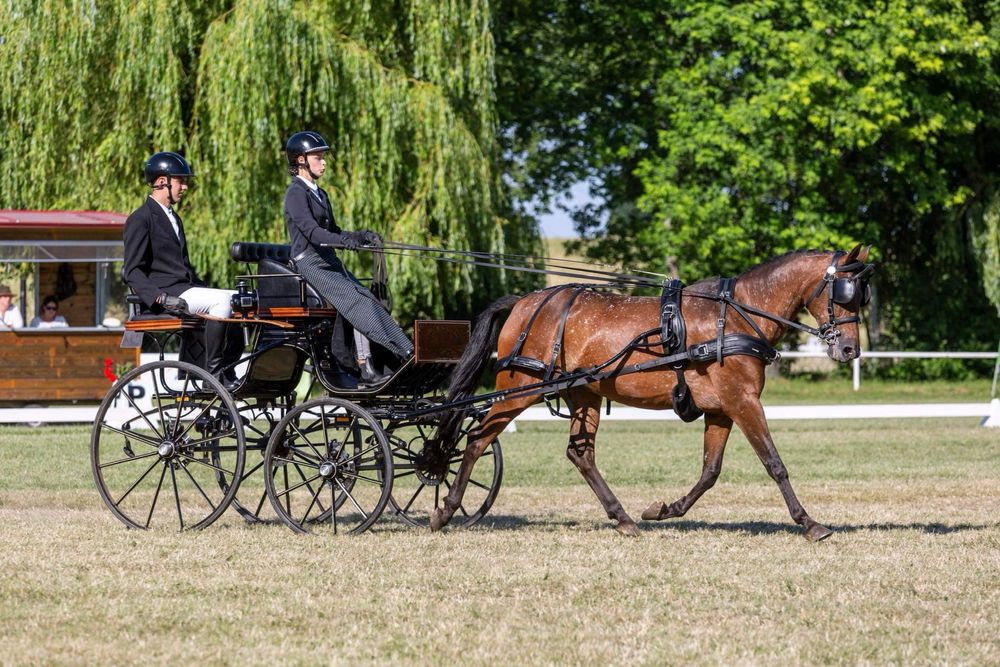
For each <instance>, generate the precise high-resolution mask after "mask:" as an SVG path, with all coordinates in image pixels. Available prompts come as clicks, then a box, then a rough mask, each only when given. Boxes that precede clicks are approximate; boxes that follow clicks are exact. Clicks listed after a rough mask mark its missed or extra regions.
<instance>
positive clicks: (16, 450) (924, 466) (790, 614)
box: [0, 419, 1000, 665]
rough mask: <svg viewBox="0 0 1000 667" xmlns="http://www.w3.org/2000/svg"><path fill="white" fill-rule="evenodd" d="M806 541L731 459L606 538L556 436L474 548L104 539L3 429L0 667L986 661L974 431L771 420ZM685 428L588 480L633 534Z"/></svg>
mask: <svg viewBox="0 0 1000 667" xmlns="http://www.w3.org/2000/svg"><path fill="white" fill-rule="evenodd" d="M773 431H774V437H775V441H776V443H777V445H778V448H779V451H780V452H781V453H782V455H783V457H784V459H785V462H786V464H787V466H788V469H789V471H790V475H791V479H792V482H793V484H794V485H795V489H796V491H797V493H798V495H799V498H800V499H801V500H802V502H803V504H804V505H805V506H806V508H807V509H808V510H809V511H810V513H811V514H812V515H813V516H814V517H815V518H816V519H817V520H820V521H823V522H825V523H827V524H828V525H830V526H831V527H832V528H833V529H834V530H835V531H836V532H835V533H834V535H833V536H832V537H831V538H830V539H829V540H827V541H825V542H822V543H819V544H810V543H808V542H806V541H805V540H804V539H803V538H802V537H801V533H800V531H799V529H798V528H797V527H795V526H794V524H792V522H791V521H790V519H789V518H788V516H787V512H786V510H785V508H784V505H783V503H782V501H781V498H780V495H779V493H778V490H777V488H776V487H775V485H774V483H773V482H772V481H771V480H770V479H769V478H768V477H767V475H766V474H765V472H764V470H763V468H762V466H761V465H760V463H759V462H758V461H757V460H756V458H755V457H754V455H753V453H752V451H751V450H750V447H749V445H748V444H747V443H746V442H745V440H744V439H743V438H742V437H741V436H739V435H734V436H733V438H732V439H731V442H730V445H729V450H728V453H727V457H726V461H725V467H724V469H723V473H722V478H721V480H720V482H719V483H718V484H717V485H716V487H715V488H713V489H711V490H710V491H708V493H706V495H705V496H704V497H703V498H702V499H701V501H700V502H699V504H698V505H696V506H695V507H694V508H693V509H692V511H691V512H690V513H689V514H688V515H687V516H686V517H684V518H683V519H680V520H674V521H671V522H665V523H652V524H650V523H641V524H640V526H641V529H642V535H641V536H640V537H639V538H637V539H626V538H622V537H620V536H619V535H617V534H616V533H615V532H614V530H613V529H612V528H611V527H610V524H609V522H608V520H607V519H606V518H604V516H603V513H602V511H601V510H600V507H599V505H598V503H597V500H596V499H595V497H594V496H593V494H592V493H591V491H590V490H589V488H588V487H587V486H586V484H585V483H584V482H583V481H582V480H581V479H580V476H579V474H578V473H577V472H576V471H575V469H573V467H572V466H571V465H570V464H569V462H568V461H566V459H565V457H564V454H563V451H564V447H565V442H566V437H567V434H566V425H565V424H564V423H526V424H524V425H523V426H522V427H521V428H520V430H519V431H518V433H516V434H507V435H505V436H504V440H503V446H504V451H505V454H506V475H505V481H504V486H503V489H502V490H501V493H500V496H499V499H498V501H497V504H496V505H495V506H494V508H493V511H492V512H491V514H490V515H489V516H488V517H487V519H486V520H485V521H484V522H483V523H482V524H481V526H480V527H477V528H474V529H471V530H466V531H458V530H456V531H450V532H447V533H446V534H443V535H431V534H428V533H425V532H422V531H417V530H415V529H410V528H404V527H402V526H400V525H399V524H397V523H395V522H393V521H391V520H383V521H381V522H379V523H378V524H376V526H375V528H374V529H373V530H372V531H371V532H369V533H366V534H365V535H362V536H359V537H356V538H333V539H321V538H316V537H310V536H304V537H303V536H295V535H293V534H292V533H291V532H290V531H288V530H287V529H286V528H284V527H282V526H277V525H275V526H260V527H249V526H247V525H245V524H243V523H242V521H241V520H239V519H238V518H236V517H235V516H234V515H226V516H224V517H223V519H222V520H221V521H220V522H219V523H218V524H216V525H214V526H212V527H210V528H209V529H208V530H206V531H204V532H201V533H196V534H190V533H185V534H177V533H176V532H173V531H172V530H169V529H165V528H161V529H157V530H152V531H149V532H135V531H129V530H126V529H125V528H124V527H123V526H121V525H120V524H119V523H118V522H117V521H116V520H115V519H113V518H112V516H111V515H110V513H109V512H108V511H107V510H106V509H105V508H104V507H103V505H101V503H100V500H99V498H98V495H97V493H96V491H95V490H94V489H93V483H92V481H91V478H90V472H89V464H88V454H87V442H88V432H87V429H86V428H84V427H73V428H67V427H63V428H54V427H50V428H43V429H35V430H32V429H26V428H14V427H0V540H2V543H3V545H4V546H3V549H2V552H0V600H2V603H0V643H2V645H3V646H4V651H3V657H2V659H0V662H2V663H3V664H39V663H42V664H80V665H91V664H107V663H113V664H138V663H143V664H147V663H180V662H185V663H188V662H194V661H198V662H201V663H208V664H221V663H226V664H232V663H236V664H243V663H251V664H256V663H265V662H267V663H274V662H281V663H291V664H297V663H317V662H320V663H334V664H339V663H347V662H361V663H381V664H385V663H394V664H395V663H399V664H445V663H449V664H452V663H453V664H493V663H498V662H502V663H514V664H597V665H604V664H623V663H628V664H639V665H660V664H718V663H726V664H731V663H739V664H747V663H751V664H777V663H790V664H817V663H821V664H828V663H839V664H858V663H866V664H872V663H874V664H884V663H894V664H898V663H906V664H913V663H917V664H928V663H934V664H954V663H959V664H996V661H997V655H1000V635H998V633H997V627H1000V523H998V518H997V513H996V508H997V507H998V506H1000V437H998V433H997V431H995V430H990V429H985V428H981V427H979V426H978V425H977V422H976V420H962V419H959V420H895V421H891V420H885V421H846V422H845V421H837V422H816V421H809V422H799V423H795V422H776V423H775V424H773ZM700 459H701V429H700V428H699V426H698V425H697V424H691V425H683V424H679V423H673V422H671V423H662V422H659V423H650V422H645V423H644V422H635V423H622V422H608V423H606V424H604V425H603V426H602V428H601V431H600V433H599V437H598V463H599V465H600V467H601V469H602V471H603V472H604V474H605V475H606V477H607V479H608V481H609V483H610V484H611V486H612V488H613V489H614V490H615V491H616V492H617V493H618V495H619V497H620V498H621V500H622V502H623V503H624V505H625V507H626V508H627V509H628V510H629V511H630V512H632V513H633V516H634V517H636V518H637V517H638V515H639V513H640V512H641V511H642V508H644V507H645V506H646V505H647V504H649V503H650V502H651V501H653V500H665V501H671V500H674V499H676V498H677V497H678V496H680V495H681V494H683V493H685V492H686V491H687V490H688V488H689V487H690V485H691V484H692V483H693V482H694V481H695V479H696V477H697V476H698V474H699V471H700Z"/></svg>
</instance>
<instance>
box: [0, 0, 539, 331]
mask: <svg viewBox="0 0 1000 667" xmlns="http://www.w3.org/2000/svg"><path fill="white" fill-rule="evenodd" d="M0 36H2V38H0V39H2V42H0V119H2V122H0V126H2V127H0V192H2V193H3V195H2V199H3V202H2V205H4V206H11V207H25V208H63V207H66V208H109V209H117V210H129V209H131V208H133V207H134V206H135V205H136V204H137V202H138V201H139V199H140V198H141V196H142V193H143V190H144V188H143V185H142V183H141V181H140V173H141V167H142V163H143V161H144V159H145V157H146V156H147V155H148V154H149V153H151V152H152V151H154V150H177V151H180V152H182V153H185V154H186V155H187V156H189V157H190V158H191V159H192V162H193V164H194V168H195V171H196V173H197V174H198V176H199V178H198V184H199V189H200V192H196V193H195V194H194V196H193V197H191V198H190V199H189V201H188V202H187V203H186V208H187V210H188V212H187V214H186V215H188V216H189V217H188V219H189V221H190V222H189V224H190V225H191V227H192V229H194V230H197V233H195V234H190V235H189V236H190V243H191V253H192V258H193V260H194V262H195V264H196V265H197V266H198V267H200V268H201V269H202V270H203V271H206V272H207V273H209V274H210V275H211V276H212V277H213V279H214V280H216V281H226V280H228V279H230V278H231V277H232V276H233V275H234V274H236V273H238V272H239V270H240V269H239V267H238V266H236V265H235V264H233V263H232V262H230V261H228V248H229V245H230V243H231V242H232V241H234V240H243V239H249V240H255V241H282V240H284V239H285V231H284V223H283V219H282V212H281V201H282V193H283V191H284V188H285V185H286V183H287V175H286V173H285V170H284V166H283V165H284V157H283V154H282V152H281V149H282V146H283V142H284V139H285V138H286V137H287V136H288V135H289V134H290V133H291V132H293V131H296V130H298V129H302V128H310V129H315V130H317V131H319V132H321V133H322V134H323V135H324V136H325V137H326V138H327V140H328V141H329V142H330V144H331V146H332V147H333V151H332V155H331V160H330V165H331V168H330V169H329V170H328V174H329V175H330V179H329V180H328V181H327V187H328V188H329V189H330V190H331V192H332V194H333V197H332V199H333V200H334V206H335V213H336V214H337V216H338V220H339V221H340V222H341V224H343V225H344V226H345V227H347V228H349V229H358V228H365V229H373V230H375V231H377V232H379V233H381V234H382V235H383V236H385V237H386V238H389V239H393V240H399V241H405V242H409V243H418V244H427V245H432V246H447V247H451V248H457V249H475V250H487V251H494V252H503V251H512V252H537V249H538V236H537V232H536V231H535V228H534V227H533V226H532V225H531V224H530V221H525V220H519V221H518V224H517V225H515V224H513V223H511V222H509V221H507V220H505V219H504V218H503V217H502V216H503V214H504V213H505V212H506V211H507V210H508V207H507V205H506V204H505V201H504V194H503V191H502V189H501V187H500V181H499V177H498V174H499V172H498V169H497V164H498V148H497V142H496V130H497V122H496V111H495V98H494V85H495V82H494V74H493V67H494V52H493V40H492V35H491V32H490V15H489V6H488V4H487V1H486V0H456V1H455V2H449V3H440V2H437V1H435V0H408V1H404V2H397V3H370V2H367V1H364V0H327V1H325V2H314V3H294V2H290V1H288V0H284V1H278V2H254V1H252V0H233V1H229V2H223V1H213V0H186V1H183V0H182V1H179V2H175V3H172V4H171V5H170V9H169V11H165V9H164V5H163V3H159V2H154V1H153V0H138V1H135V2H133V1H130V0H108V1H106V2H97V3H72V4H70V5H69V6H67V5H66V3H60V2H53V1H51V0H41V1H40V2H26V1H20V0H12V1H10V2H5V3H3V4H2V5H0ZM526 224H527V226H525V225H526ZM359 261H360V260H356V261H355V263H356V264H357V263H359ZM391 269H392V271H393V287H394V290H395V295H396V303H397V310H398V311H399V312H400V313H401V315H402V316H403V318H404V319H406V318H412V317H417V316H442V315H446V314H447V315H454V314H465V313H469V312H470V311H473V310H475V309H477V308H478V307H480V306H481V305H482V304H483V303H484V302H486V301H488V300H489V299H490V298H491V297H493V296H495V295H497V294H498V293H500V292H503V291H507V290H511V289H517V288H519V287H523V286H524V285H525V283H524V281H523V279H521V278H519V277H518V276H514V275H511V274H505V273H502V272H496V271H493V272H489V271H482V272H477V271H474V270H472V269H470V268H468V267H463V266H455V265H439V264H437V263H435V262H432V261H428V260H411V259H406V260H402V259H400V258H397V257H393V258H391Z"/></svg>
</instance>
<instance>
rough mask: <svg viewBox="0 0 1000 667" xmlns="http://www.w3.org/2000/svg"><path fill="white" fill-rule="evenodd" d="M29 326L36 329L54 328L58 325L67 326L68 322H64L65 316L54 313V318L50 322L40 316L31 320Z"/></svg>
mask: <svg viewBox="0 0 1000 667" xmlns="http://www.w3.org/2000/svg"><path fill="white" fill-rule="evenodd" d="M31 326H32V327H34V328H36V329H56V328H58V327H68V326H69V324H68V323H67V322H66V318H65V317H63V316H62V315H56V317H55V319H54V320H52V321H51V322H46V321H45V320H43V319H42V318H40V317H36V318H34V319H32V320H31Z"/></svg>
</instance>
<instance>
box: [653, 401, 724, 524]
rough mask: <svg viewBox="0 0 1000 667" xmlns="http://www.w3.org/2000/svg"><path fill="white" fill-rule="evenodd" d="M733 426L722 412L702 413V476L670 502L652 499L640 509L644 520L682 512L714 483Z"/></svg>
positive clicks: (682, 513)
mask: <svg viewBox="0 0 1000 667" xmlns="http://www.w3.org/2000/svg"><path fill="white" fill-rule="evenodd" d="M732 428H733V420H732V419H730V418H729V417H727V416H725V415H721V414H706V415H705V454H704V458H703V460H702V467H701V478H700V479H699V480H698V481H697V482H696V483H695V485H694V487H692V489H691V490H690V491H689V492H688V494H687V495H686V496H684V497H682V498H680V499H679V500H676V501H674V502H672V503H670V504H669V505H666V504H664V503H660V502H657V503H653V504H652V505H650V506H649V507H647V508H646V511H645V512H643V513H642V518H643V519H644V520H647V521H648V520H653V521H658V520H660V519H672V518H674V517H679V516H684V515H685V514H687V511H688V510H689V509H691V506H692V505H694V504H695V501H697V500H698V498H701V495H702V494H703V493H705V492H706V491H708V490H709V489H711V488H712V487H713V486H715V481H716V480H717V479H719V473H720V472H721V471H722V455H723V453H724V452H725V451H726V441H728V440H729V434H730V432H731V431H732Z"/></svg>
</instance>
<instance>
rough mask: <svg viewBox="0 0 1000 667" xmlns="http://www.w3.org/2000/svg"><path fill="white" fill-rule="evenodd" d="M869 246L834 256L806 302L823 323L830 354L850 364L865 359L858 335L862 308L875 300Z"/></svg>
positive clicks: (822, 336)
mask: <svg viewBox="0 0 1000 667" xmlns="http://www.w3.org/2000/svg"><path fill="white" fill-rule="evenodd" d="M868 250H869V248H868V247H864V248H862V247H861V246H860V245H859V246H856V247H855V248H854V250H852V251H851V252H849V253H847V256H846V257H845V256H844V253H843V252H841V251H837V252H835V253H833V255H832V257H831V259H830V264H829V265H828V266H827V268H826V271H825V272H824V273H823V275H822V277H820V278H818V279H817V280H818V283H817V285H816V287H815V289H814V290H813V292H812V295H811V296H810V297H808V299H807V301H806V309H807V310H808V311H809V312H810V313H811V314H812V316H813V317H815V318H816V322H818V323H819V337H820V338H821V339H823V340H824V341H825V342H826V344H827V345H828V346H829V347H828V348H827V350H826V353H827V354H828V355H830V358H831V359H833V360H834V361H850V360H852V359H854V358H856V357H859V356H861V336H860V334H859V333H858V331H859V327H858V322H859V320H860V311H861V307H862V306H864V305H865V304H867V303H868V301H869V300H870V299H871V288H870V287H869V286H868V281H869V280H870V279H871V274H872V271H874V270H875V265H874V264H867V263H866V260H867V259H868Z"/></svg>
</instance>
